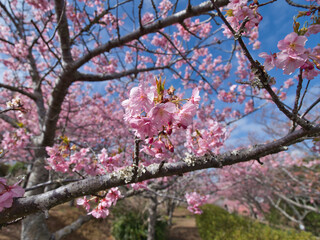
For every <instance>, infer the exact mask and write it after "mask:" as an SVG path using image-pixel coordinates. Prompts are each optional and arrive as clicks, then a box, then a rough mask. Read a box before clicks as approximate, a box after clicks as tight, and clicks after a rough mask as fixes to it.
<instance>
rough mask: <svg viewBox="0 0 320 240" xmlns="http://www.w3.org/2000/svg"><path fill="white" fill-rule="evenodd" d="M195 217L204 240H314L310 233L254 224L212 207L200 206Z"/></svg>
mask: <svg viewBox="0 0 320 240" xmlns="http://www.w3.org/2000/svg"><path fill="white" fill-rule="evenodd" d="M202 210H203V213H202V214H201V215H197V216H196V222H197V227H198V231H199V234H200V236H201V238H202V239H205V240H234V239H237V240H248V239H250V240H316V239H317V238H316V237H314V236H313V235H312V234H311V233H307V232H297V231H295V230H290V231H285V230H279V229H274V228H271V227H270V226H267V225H264V224H261V223H258V222H255V221H253V220H251V219H249V218H245V217H242V216H239V215H236V214H229V213H228V212H227V211H226V210H224V209H222V208H220V207H218V206H214V205H209V204H207V205H204V206H202Z"/></svg>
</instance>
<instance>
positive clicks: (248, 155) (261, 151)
mask: <svg viewBox="0 0 320 240" xmlns="http://www.w3.org/2000/svg"><path fill="white" fill-rule="evenodd" d="M312 134H320V125H317V127H314V128H312V129H310V130H305V129H299V130H296V131H295V132H292V133H289V134H288V135H286V136H285V137H283V138H280V139H278V140H275V141H272V142H269V143H265V144H261V145H256V146H252V147H248V148H244V149H241V150H234V151H229V152H226V153H224V154H219V155H211V154H210V155H204V156H202V157H194V156H187V157H186V158H185V159H182V160H183V161H180V162H176V163H165V164H163V166H162V168H159V165H160V164H151V165H150V166H148V167H145V168H143V169H142V168H139V171H138V174H137V177H136V179H132V175H133V167H132V166H131V167H127V168H124V169H122V170H120V171H118V172H115V173H111V174H107V175H103V176H96V177H92V178H88V179H84V180H80V181H78V182H74V183H70V184H68V185H65V186H61V187H59V188H57V189H55V190H52V191H49V192H46V193H42V194H38V195H34V196H30V197H25V198H18V199H14V202H13V205H12V207H11V208H9V209H5V210H4V211H3V212H1V219H0V224H6V223H8V222H10V221H13V220H15V219H17V218H20V217H23V216H26V215H29V214H32V213H35V212H37V211H44V210H46V209H50V208H52V207H54V206H56V205H59V204H61V203H64V202H67V201H70V200H71V199H74V198H77V197H80V196H84V195H90V194H94V193H95V192H98V191H101V190H106V189H109V188H112V187H118V186H121V185H126V184H128V183H134V182H141V181H145V180H148V179H153V178H159V177H164V176H173V175H181V174H183V173H187V172H191V171H195V170H200V169H207V168H220V167H222V166H228V165H233V164H236V163H239V162H247V161H250V160H252V159H257V158H260V157H263V156H267V155H270V154H274V153H278V152H281V151H284V150H286V149H287V146H289V145H292V144H294V143H296V142H299V141H303V139H304V137H306V136H308V135H312Z"/></svg>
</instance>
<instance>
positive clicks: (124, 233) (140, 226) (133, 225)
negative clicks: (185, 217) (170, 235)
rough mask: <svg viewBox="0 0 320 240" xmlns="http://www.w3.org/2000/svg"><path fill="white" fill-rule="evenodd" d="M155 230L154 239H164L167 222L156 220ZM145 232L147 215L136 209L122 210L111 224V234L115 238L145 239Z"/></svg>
mask: <svg viewBox="0 0 320 240" xmlns="http://www.w3.org/2000/svg"><path fill="white" fill-rule="evenodd" d="M117 215H118V214H117ZM155 230H156V233H155V235H156V236H155V237H156V238H155V239H157V240H165V239H166V233H167V231H166V230H167V222H166V221H165V220H157V223H156V228H155ZM147 232H148V225H147V215H146V214H141V213H139V212H137V211H123V212H122V214H121V215H118V216H116V218H115V220H114V221H113V224H112V236H113V237H114V238H115V239H116V240H146V239H147Z"/></svg>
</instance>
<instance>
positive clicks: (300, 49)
mask: <svg viewBox="0 0 320 240" xmlns="http://www.w3.org/2000/svg"><path fill="white" fill-rule="evenodd" d="M306 41H307V38H306V37H305V36H298V34H297V33H295V32H292V33H290V34H288V35H287V36H286V37H285V38H284V39H283V40H280V41H279V43H278V48H279V49H280V50H281V51H282V52H286V53H287V54H289V55H300V54H303V53H304V52H305V50H306V49H305V48H304V45H305V43H306Z"/></svg>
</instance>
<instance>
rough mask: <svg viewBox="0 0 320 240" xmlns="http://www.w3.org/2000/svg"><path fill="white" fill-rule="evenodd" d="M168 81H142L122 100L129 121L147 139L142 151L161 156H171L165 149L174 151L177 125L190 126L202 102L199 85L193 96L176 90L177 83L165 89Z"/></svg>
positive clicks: (138, 135) (126, 119)
mask: <svg viewBox="0 0 320 240" xmlns="http://www.w3.org/2000/svg"><path fill="white" fill-rule="evenodd" d="M164 84H165V81H163V82H162V81H161V79H156V82H155V83H153V84H150V85H149V84H147V83H145V82H141V83H140V84H139V86H137V87H134V88H132V89H131V91H130V95H129V99H126V100H125V101H123V102H122V106H123V107H124V108H125V115H124V119H125V121H126V122H127V123H128V124H129V126H130V128H131V129H133V131H134V133H135V135H136V136H137V137H139V138H140V139H142V140H145V143H146V146H144V148H143V149H142V151H143V152H145V153H146V154H148V155H150V156H153V157H155V158H159V159H161V158H164V157H166V156H167V151H165V149H166V150H169V151H170V152H174V146H173V144H172V142H171V141H170V138H169V137H170V135H171V134H172V132H173V131H174V130H176V129H179V128H181V129H187V127H188V126H189V125H190V124H191V123H192V121H193V117H194V116H195V114H196V110H197V108H198V106H199V102H200V95H199V90H198V88H195V89H194V90H193V91H192V96H191V98H190V99H182V98H180V97H178V96H176V95H175V94H174V91H175V89H174V88H173V87H170V88H169V89H168V90H165V88H164ZM184 102H185V103H184ZM183 103H184V104H183Z"/></svg>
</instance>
